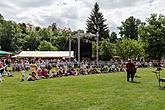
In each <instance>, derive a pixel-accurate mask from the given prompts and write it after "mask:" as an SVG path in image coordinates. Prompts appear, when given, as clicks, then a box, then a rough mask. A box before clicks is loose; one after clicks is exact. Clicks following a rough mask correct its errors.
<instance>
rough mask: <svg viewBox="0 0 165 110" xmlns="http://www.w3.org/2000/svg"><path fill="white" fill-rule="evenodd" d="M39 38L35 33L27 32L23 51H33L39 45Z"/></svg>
mask: <svg viewBox="0 0 165 110" xmlns="http://www.w3.org/2000/svg"><path fill="white" fill-rule="evenodd" d="M40 41H41V38H40V36H39V35H38V33H37V32H36V31H29V32H28V35H26V36H25V38H24V45H23V50H27V49H29V50H31V51H34V50H36V49H37V47H38V45H39V44H40Z"/></svg>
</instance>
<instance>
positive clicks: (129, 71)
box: [126, 59, 135, 82]
mask: <svg viewBox="0 0 165 110" xmlns="http://www.w3.org/2000/svg"><path fill="white" fill-rule="evenodd" d="M126 67H127V81H129V78H130V77H131V81H132V82H133V78H134V75H135V73H134V70H135V65H134V64H133V63H132V62H131V60H130V59H129V60H128V63H127V64H126Z"/></svg>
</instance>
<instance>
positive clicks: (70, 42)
mask: <svg viewBox="0 0 165 110" xmlns="http://www.w3.org/2000/svg"><path fill="white" fill-rule="evenodd" d="M71 43H72V42H71V35H70V34H69V64H70V62H71Z"/></svg>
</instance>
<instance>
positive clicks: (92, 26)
mask: <svg viewBox="0 0 165 110" xmlns="http://www.w3.org/2000/svg"><path fill="white" fill-rule="evenodd" d="M105 21H106V20H105V19H104V16H103V14H102V13H101V12H99V5H98V4H97V3H95V4H94V8H93V10H92V12H91V15H90V17H88V19H87V27H86V29H87V32H90V33H92V34H96V33H97V32H99V39H100V40H101V39H102V38H108V37H109V29H108V26H107V24H105Z"/></svg>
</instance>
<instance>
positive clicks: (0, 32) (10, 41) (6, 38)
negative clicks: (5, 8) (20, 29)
mask: <svg viewBox="0 0 165 110" xmlns="http://www.w3.org/2000/svg"><path fill="white" fill-rule="evenodd" d="M15 35H16V31H15V29H14V22H12V21H5V20H4V21H3V22H1V24H0V45H1V49H2V50H5V51H13V50H15V47H16V46H15V42H14V39H15Z"/></svg>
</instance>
